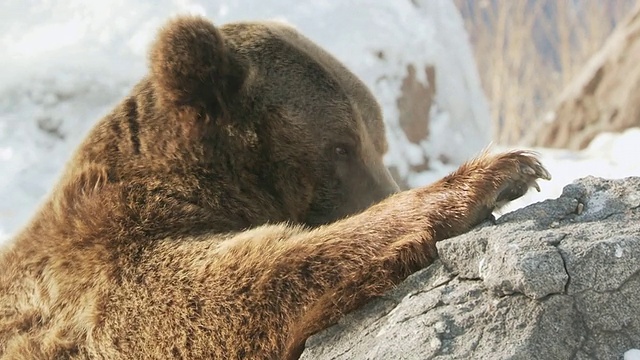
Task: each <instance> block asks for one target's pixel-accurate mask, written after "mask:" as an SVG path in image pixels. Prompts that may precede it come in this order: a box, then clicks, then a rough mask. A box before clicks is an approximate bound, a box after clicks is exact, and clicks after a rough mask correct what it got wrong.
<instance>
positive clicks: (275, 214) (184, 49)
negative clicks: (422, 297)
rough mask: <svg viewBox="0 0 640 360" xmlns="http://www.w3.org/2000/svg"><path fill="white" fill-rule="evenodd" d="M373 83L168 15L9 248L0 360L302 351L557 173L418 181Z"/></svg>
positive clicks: (249, 37)
mask: <svg viewBox="0 0 640 360" xmlns="http://www.w3.org/2000/svg"><path fill="white" fill-rule="evenodd" d="M386 147H387V144H386V141H385V135H384V126H383V121H382V118H381V112H380V109H379V106H378V105H377V103H376V101H375V100H374V99H373V97H372V95H371V94H370V92H369V91H368V90H367V89H366V88H365V86H364V85H363V84H362V83H361V82H360V81H359V80H358V79H357V78H356V77H355V76H354V75H353V74H351V73H350V72H349V71H348V70H346V69H345V68H344V67H343V66H342V65H341V64H340V63H339V62H338V61H337V60H335V59H334V58H332V57H331V56H330V55H328V54H327V53H326V52H324V51H323V50H321V49H320V48H319V47H317V46H316V45H314V44H313V43H312V42H311V41H310V40H308V39H306V38H304V37H303V36H302V35H300V34H299V33H298V32H296V31H295V30H294V29H292V28H290V27H287V26H285V25H281V24H277V23H235V24H229V25H225V26H222V27H219V28H218V27H215V26H214V25H212V24H211V23H210V22H209V21H207V20H205V19H203V18H199V17H181V18H177V19H175V20H173V21H171V22H169V23H168V25H166V26H165V27H164V28H163V29H162V30H161V31H160V32H159V35H158V37H157V39H156V41H155V43H154V44H153V46H152V48H151V50H150V73H149V75H148V76H147V77H146V78H144V79H143V80H142V81H141V82H140V83H139V84H138V85H137V86H135V88H134V89H133V91H132V93H131V94H130V95H129V96H128V97H126V98H125V99H124V100H123V101H122V102H121V103H120V104H119V105H118V106H117V107H116V109H115V110H114V111H113V112H111V113H110V114H108V115H107V116H106V117H104V118H103V119H102V120H101V121H100V122H99V123H98V124H97V125H96V126H95V128H94V129H93V130H92V131H91V133H90V134H89V135H88V136H87V138H86V140H85V141H84V142H83V143H82V144H81V146H80V147H79V149H78V150H77V152H76V153H75V155H74V157H73V159H72V160H71V162H70V163H69V164H68V165H67V168H66V171H65V173H64V174H63V176H62V178H61V179H60V181H59V183H58V185H57V186H56V187H55V189H54V190H53V192H52V193H51V195H50V196H49V198H48V200H47V201H46V202H45V203H44V204H43V206H42V208H41V209H40V210H39V211H38V212H37V214H36V215H35V216H34V218H33V219H32V221H31V222H30V223H29V224H28V226H27V227H26V228H25V229H24V230H22V231H21V232H20V233H19V234H18V235H17V236H16V237H15V239H13V241H12V242H11V243H10V244H9V245H8V246H6V247H5V248H4V249H3V250H2V251H1V253H0V357H2V358H6V359H16V358H29V359H36V358H37V359H53V358H55V359H59V358H108V359H130V358H158V359H166V358H216V359H295V358H297V357H298V356H299V355H300V353H301V351H302V350H303V348H304V342H305V339H306V338H307V337H308V336H309V335H311V334H313V333H315V332H317V331H319V330H321V329H324V328H326V327H328V326H329V325H331V324H333V323H335V322H336V321H337V320H338V319H339V318H340V317H341V316H342V315H343V314H345V313H346V312H348V311H351V310H353V309H354V308H356V307H358V306H360V305H361V304H363V303H364V302H366V301H367V300H368V299H371V298H372V297H375V296H378V295H381V294H382V293H384V292H385V291H386V290H388V289H390V288H391V287H392V286H393V285H394V284H397V283H399V282H400V281H401V280H402V279H404V278H405V277H407V276H408V275H409V274H411V273H412V272H415V271H417V270H419V269H421V268H423V267H425V266H427V265H428V264H430V263H431V262H432V261H433V259H434V257H435V256H436V255H437V254H436V249H435V243H436V241H439V240H443V239H446V238H448V237H451V236H454V235H457V234H460V233H462V232H465V231H467V230H469V229H470V228H471V227H472V226H474V225H476V224H478V223H479V222H481V221H482V220H483V219H486V218H487V217H488V216H490V214H491V211H492V210H494V209H495V208H496V207H498V206H500V205H501V204H503V203H506V202H508V201H510V200H512V199H515V198H517V197H519V196H521V195H523V194H524V193H525V192H526V191H527V190H528V189H529V187H530V186H536V185H535V182H536V180H537V179H538V178H549V174H548V173H547V171H546V170H545V169H544V168H543V167H542V165H541V164H540V163H539V161H538V160H537V159H536V157H535V156H534V155H532V154H530V153H527V152H509V153H503V154H498V155H489V154H486V153H485V154H483V155H481V156H480V157H479V158H477V159H475V160H472V161H470V162H468V163H466V164H465V165H463V166H462V167H460V169H458V170H457V171H456V172H455V173H453V174H451V175H449V176H447V177H445V178H444V179H442V180H440V181H438V182H436V183H435V184H433V185H431V186H428V187H424V188H418V189H413V190H408V191H405V192H398V188H397V186H396V185H395V183H394V181H393V180H392V178H391V176H390V175H389V172H388V171H387V170H386V169H385V167H384V166H383V163H382V156H383V154H384V153H385V151H386Z"/></svg>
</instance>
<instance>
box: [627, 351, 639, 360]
mask: <svg viewBox="0 0 640 360" xmlns="http://www.w3.org/2000/svg"><path fill="white" fill-rule="evenodd" d="M624 360H640V350H638V349H630V350H629V351H627V352H625V353H624Z"/></svg>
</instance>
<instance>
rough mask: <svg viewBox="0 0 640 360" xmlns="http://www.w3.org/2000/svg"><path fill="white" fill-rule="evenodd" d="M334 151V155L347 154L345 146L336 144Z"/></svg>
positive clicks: (343, 155) (341, 155) (344, 155)
mask: <svg viewBox="0 0 640 360" xmlns="http://www.w3.org/2000/svg"><path fill="white" fill-rule="evenodd" d="M335 152H336V155H338V157H341V158H343V157H347V156H348V155H349V151H348V150H347V148H346V146H336V148H335Z"/></svg>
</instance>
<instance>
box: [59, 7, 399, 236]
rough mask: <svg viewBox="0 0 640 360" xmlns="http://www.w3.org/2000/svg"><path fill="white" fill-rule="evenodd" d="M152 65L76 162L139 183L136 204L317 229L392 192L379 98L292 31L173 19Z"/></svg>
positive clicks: (238, 225)
mask: <svg viewBox="0 0 640 360" xmlns="http://www.w3.org/2000/svg"><path fill="white" fill-rule="evenodd" d="M150 70H151V71H150V74H149V76H148V77H147V78H146V79H145V80H143V81H142V82H141V83H140V84H138V86H137V87H136V88H135V89H134V91H133V93H132V95H131V96H130V97H129V98H128V99H126V100H125V101H124V102H123V103H122V104H120V106H119V107H118V108H117V109H116V110H115V111H114V112H113V113H111V114H110V115H108V116H107V117H105V119H103V121H102V122H101V123H100V124H99V125H98V126H97V127H96V128H95V129H94V131H93V133H92V135H90V136H89V138H88V139H87V140H86V141H85V143H84V144H83V145H82V147H81V150H80V151H79V152H78V153H77V155H76V159H75V161H74V163H72V164H74V165H76V166H75V168H78V166H77V165H78V163H81V164H83V166H80V168H83V167H85V168H86V166H87V164H92V165H95V164H101V166H103V167H104V169H105V170H104V174H105V175H104V177H105V178H106V180H104V181H107V182H119V183H126V184H127V186H128V187H135V188H137V189H144V191H145V192H146V195H145V196H138V197H139V198H140V199H143V201H147V202H151V201H159V200H160V199H162V198H163V197H171V198H172V199H173V200H175V201H177V202H184V203H188V204H190V208H193V207H197V208H199V209H203V211H204V212H209V213H217V214H219V216H218V217H217V218H216V219H220V214H224V217H226V221H225V222H220V221H217V223H218V224H217V225H216V226H213V229H215V230H216V231H233V230H241V229H244V228H247V227H251V226H256V225H260V224H263V223H267V222H269V223H273V222H280V221H290V222H293V223H302V224H307V225H311V226H314V225H319V224H324V223H328V222H332V221H335V220H337V219H339V218H342V217H345V216H347V215H350V214H354V213H357V212H359V211H361V210H364V209H365V208H367V207H368V206H370V205H371V204H372V203H375V202H378V201H380V200H382V199H383V198H385V197H387V196H389V195H390V194H392V193H394V192H396V191H398V187H397V185H396V183H395V182H394V181H393V179H392V178H391V175H390V174H389V172H388V170H387V169H386V168H385V166H384V165H383V162H382V157H383V154H384V153H385V152H386V149H387V144H386V140H385V131H384V125H383V121H382V116H381V111H380V108H379V105H378V104H377V103H376V101H375V99H374V98H373V96H372V95H371V93H370V92H369V91H368V89H367V88H366V87H365V86H364V84H363V83H362V82H361V81H360V80H359V79H357V78H356V76H354V75H353V74H352V73H351V72H349V71H348V70H347V69H346V68H345V67H343V66H342V65H341V64H340V63H339V62H338V61H337V60H335V59H334V58H333V57H331V56H330V55H329V54H327V53H326V52H325V51H323V50H322V49H320V48H319V47H318V46H316V45H315V44H314V43H312V42H311V41H310V40H308V39H306V38H305V37H303V36H302V35H300V34H299V33H298V32H297V31H296V30H294V29H293V28H291V27H289V26H286V25H283V24H278V23H268V22H267V23H265V22H263V23H234V24H228V25H225V26H222V27H219V28H218V27H215V26H214V25H213V24H212V23H210V22H209V21H207V20H205V19H203V18H200V17H180V18H177V19H175V20H173V21H171V22H169V23H168V24H167V25H166V26H165V27H164V28H162V29H161V30H160V32H159V34H158V37H157V39H156V41H155V43H154V44H153V45H152V46H151V50H150ZM73 168H74V166H72V167H71V169H69V170H67V171H68V174H69V172H71V174H72V173H73V172H74V171H75V170H74V169H73ZM136 191H141V190H136ZM173 200H172V201H173ZM130 201H131V202H132V203H133V202H134V201H133V200H130ZM137 201H139V200H137ZM165 208H167V209H168V211H173V212H175V213H174V214H173V215H174V216H175V217H180V216H187V215H184V214H180V210H176V209H175V208H171V207H170V206H169V207H165ZM204 212H200V214H202V213H204ZM221 223H225V225H221Z"/></svg>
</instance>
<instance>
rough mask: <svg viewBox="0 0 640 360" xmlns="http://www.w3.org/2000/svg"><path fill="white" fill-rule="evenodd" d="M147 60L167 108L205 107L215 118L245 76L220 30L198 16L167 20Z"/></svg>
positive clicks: (235, 92) (233, 94)
mask: <svg viewBox="0 0 640 360" xmlns="http://www.w3.org/2000/svg"><path fill="white" fill-rule="evenodd" d="M149 58H150V65H151V74H152V81H153V82H154V84H155V86H156V88H157V89H158V91H159V94H158V96H159V97H160V100H161V101H163V102H165V105H166V106H169V107H182V106H193V107H204V108H205V109H206V110H208V111H211V112H213V113H215V114H216V115H218V114H219V113H220V112H223V111H225V109H226V107H227V105H228V104H229V100H230V99H232V98H233V97H234V96H235V95H236V94H237V92H238V91H239V90H240V88H241V86H242V83H243V82H244V79H245V76H246V71H245V69H244V67H243V66H242V65H241V64H240V62H239V61H238V60H237V59H236V58H234V56H233V54H232V53H231V52H229V51H228V50H227V47H226V46H225V44H224V39H223V38H222V34H221V33H220V31H218V29H216V27H215V26H214V25H213V24H212V23H211V22H210V21H208V20H206V19H204V18H201V17H195V16H184V17H179V18H176V19H174V20H172V21H170V22H169V23H168V24H167V25H165V26H164V27H163V28H162V29H161V30H160V32H159V34H158V36H157V38H156V40H155V43H154V44H153V45H152V47H151V51H150V54H149Z"/></svg>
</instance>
